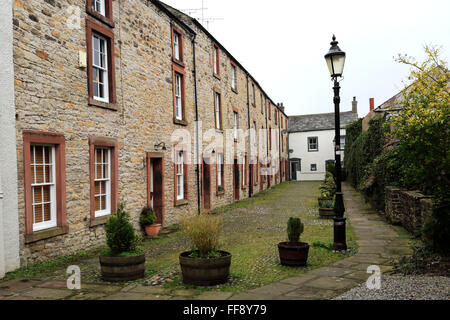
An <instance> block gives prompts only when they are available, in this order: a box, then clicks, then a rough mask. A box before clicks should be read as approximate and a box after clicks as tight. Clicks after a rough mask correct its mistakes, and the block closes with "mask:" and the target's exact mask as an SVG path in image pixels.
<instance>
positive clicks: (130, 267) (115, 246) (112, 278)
mask: <svg viewBox="0 0 450 320" xmlns="http://www.w3.org/2000/svg"><path fill="white" fill-rule="evenodd" d="M105 232H106V242H107V244H108V249H107V250H106V251H105V252H103V253H102V254H101V256H100V267H101V273H102V279H103V280H105V281H109V282H123V281H132V280H137V279H141V278H144V273H145V254H144V252H143V251H141V250H139V249H138V245H139V242H140V241H141V239H140V237H138V236H137V235H136V234H135V230H134V228H133V226H132V224H131V223H130V215H129V213H128V212H126V211H125V206H124V204H122V203H121V204H119V208H118V210H117V214H116V215H112V216H111V217H110V218H109V219H108V221H107V222H106V226H105Z"/></svg>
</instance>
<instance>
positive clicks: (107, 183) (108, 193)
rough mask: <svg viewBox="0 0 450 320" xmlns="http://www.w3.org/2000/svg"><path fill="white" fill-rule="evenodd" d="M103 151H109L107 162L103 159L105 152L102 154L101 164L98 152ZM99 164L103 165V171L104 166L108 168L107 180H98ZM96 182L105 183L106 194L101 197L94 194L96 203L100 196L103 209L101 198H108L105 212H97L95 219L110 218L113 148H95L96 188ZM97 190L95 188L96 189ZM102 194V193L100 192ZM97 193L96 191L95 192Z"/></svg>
mask: <svg viewBox="0 0 450 320" xmlns="http://www.w3.org/2000/svg"><path fill="white" fill-rule="evenodd" d="M99 149H102V150H107V151H108V153H107V158H108V159H106V160H107V162H105V159H104V158H103V152H102V159H101V163H98V162H97V150H99ZM97 164H101V165H102V169H103V166H104V165H107V166H108V171H107V173H108V176H107V177H106V178H105V177H103V178H97ZM95 182H105V189H106V190H105V193H100V194H99V195H96V194H94V202H95V198H96V197H97V196H100V207H101V199H102V198H101V196H106V206H105V209H104V210H97V211H95V217H96V218H99V217H104V216H108V215H111V148H105V147H95V148H94V186H95ZM94 190H95V187H94ZM100 192H101V191H100ZM94 193H95V191H94Z"/></svg>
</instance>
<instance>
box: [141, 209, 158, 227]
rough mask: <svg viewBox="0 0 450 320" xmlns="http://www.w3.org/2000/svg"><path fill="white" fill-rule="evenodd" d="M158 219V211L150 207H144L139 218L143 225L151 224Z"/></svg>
mask: <svg viewBox="0 0 450 320" xmlns="http://www.w3.org/2000/svg"><path fill="white" fill-rule="evenodd" d="M155 221H156V213H155V212H154V211H153V210H152V209H151V208H149V207H145V208H144V209H142V212H141V216H140V218H139V222H140V224H141V226H143V227H145V226H151V225H152V224H154V223H155Z"/></svg>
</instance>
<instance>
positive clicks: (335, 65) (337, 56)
mask: <svg viewBox="0 0 450 320" xmlns="http://www.w3.org/2000/svg"><path fill="white" fill-rule="evenodd" d="M338 43H339V42H337V41H336V36H335V35H333V41H332V42H331V48H330V51H329V52H328V53H327V54H326V55H325V60H326V61H327V65H328V69H329V70H330V74H331V77H332V78H337V77H342V74H343V73H344V64H345V52H344V51H342V50H341V49H340V48H339V47H338Z"/></svg>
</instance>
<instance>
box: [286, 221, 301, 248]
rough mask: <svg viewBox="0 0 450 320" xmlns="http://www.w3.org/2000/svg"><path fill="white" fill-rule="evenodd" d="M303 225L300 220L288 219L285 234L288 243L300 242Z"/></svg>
mask: <svg viewBox="0 0 450 320" xmlns="http://www.w3.org/2000/svg"><path fill="white" fill-rule="evenodd" d="M304 229H305V225H304V224H303V223H302V220H301V219H300V218H292V217H291V218H289V220H288V223H287V233H288V238H289V241H290V242H298V241H300V235H301V234H302V233H303V231H304Z"/></svg>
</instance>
